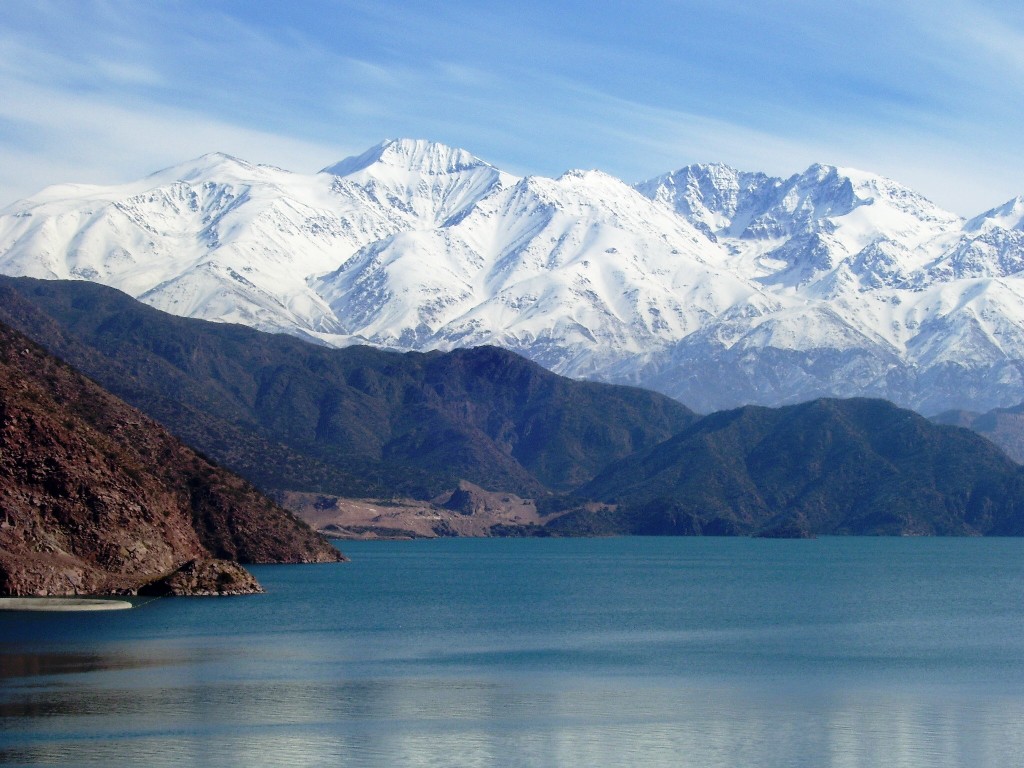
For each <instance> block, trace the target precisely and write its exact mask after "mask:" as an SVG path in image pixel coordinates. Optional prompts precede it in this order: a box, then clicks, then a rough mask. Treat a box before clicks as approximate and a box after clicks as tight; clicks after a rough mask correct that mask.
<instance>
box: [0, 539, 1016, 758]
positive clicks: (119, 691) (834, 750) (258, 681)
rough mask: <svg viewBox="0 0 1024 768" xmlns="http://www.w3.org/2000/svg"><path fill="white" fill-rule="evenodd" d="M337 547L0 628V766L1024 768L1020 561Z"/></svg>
mask: <svg viewBox="0 0 1024 768" xmlns="http://www.w3.org/2000/svg"><path fill="white" fill-rule="evenodd" d="M342 549H343V550H344V551H345V552H346V554H348V555H349V556H350V557H351V558H352V562H350V563H346V564H341V565H310V566H262V567H254V568H252V570H253V572H254V573H255V574H256V576H257V577H258V578H259V579H260V581H261V582H262V583H263V585H264V587H266V589H267V591H268V594H266V595H260V596H252V597H237V598H164V599H160V600H156V601H153V602H148V603H146V604H145V605H141V606H140V607H137V608H136V609H134V610H131V611H117V612H111V613H88V614H29V613H6V614H0V765H47V766H72V765H73V766H105V767H108V768H109V767H111V766H122V765H140V766H181V765H201V766H259V765H288V766H321V765H324V766H326V765H331V766H587V767H588V768H591V767H593V766H673V767H678V766H683V767H690V766H692V767H693V768H717V767H718V766H721V767H722V768H726V767H727V766H728V767H729V768H734V767H736V766H786V767H787V768H793V767H798V768H802V767H804V766H806V767H807V768H812V767H813V768H821V767H822V766H835V767H836V768H839V767H843V768H846V767H847V766H850V767H853V766H886V767H887V768H916V767H918V766H921V767H922V768H923V767H924V766H928V767H929V768H934V767H935V766H970V768H983V767H984V766H1000V767H1002V766H1010V765H1022V764H1024V540H1021V539H985V540H983V539H924V538H916V539H910V538H905V539H894V538H893V539H876V538H823V539H818V540H812V541H775V540H755V539H727V538H705V539H699V538H697V539H690V538H610V539H445V540H434V541H409V542H345V543H344V544H343V546H342ZM136 602H138V603H142V602H143V601H142V600H138V601H136Z"/></svg>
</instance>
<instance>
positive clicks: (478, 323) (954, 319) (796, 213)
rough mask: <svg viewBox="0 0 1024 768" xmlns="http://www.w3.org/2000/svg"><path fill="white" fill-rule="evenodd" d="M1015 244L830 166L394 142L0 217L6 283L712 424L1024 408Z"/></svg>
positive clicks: (993, 223) (202, 165)
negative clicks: (369, 348)
mask: <svg viewBox="0 0 1024 768" xmlns="http://www.w3.org/2000/svg"><path fill="white" fill-rule="evenodd" d="M1022 221H1024V209H1022V208H1021V206H1020V204H1019V198H1017V199H1015V200H1011V201H1009V202H1007V203H1005V204H1003V205H1001V206H996V207H994V208H992V209H990V210H989V211H986V212H984V213H982V214H980V215H978V216H976V217H974V218H972V219H969V220H965V219H963V218H962V217H960V216H957V215H955V214H953V213H950V212H948V211H943V210H942V209H941V208H939V207H938V206H935V205H934V204H932V203H931V202H929V201H928V200H926V199H925V198H924V197H922V196H921V195H919V194H918V193H916V192H914V191H913V190H911V189H909V188H907V187H905V186H903V185H901V184H899V183H897V182H894V181H892V180H889V179H886V178H884V177H881V176H877V175H873V174H870V173H866V172H863V171H857V170H854V169H847V168H840V167H836V166H828V165H821V164H817V165H812V166H810V167H809V168H807V169H806V170H804V171H802V172H799V173H795V174H793V175H791V176H790V177H787V178H782V177H772V176H769V175H767V174H764V173H760V172H744V171H738V170H735V169H732V168H729V167H728V166H725V165H722V164H703V165H691V166H687V167H685V168H682V169H679V170H677V171H673V172H669V173H666V174H662V175H661V176H658V177H655V178H653V179H651V180H649V181H646V182H641V183H639V184H636V185H632V186H631V185H629V184H626V183H625V182H622V181H620V180H618V179H615V178H614V177H612V176H609V175H607V174H603V173H601V172H596V171H567V172H566V173H564V174H562V175H561V176H559V177H558V178H555V179H545V178H543V177H539V176H528V177H523V178H519V177H516V176H512V175H510V174H507V173H504V172H503V171H501V170H500V169H498V168H495V167H494V166H492V165H490V164H488V163H486V162H485V161H483V160H481V159H479V158H476V157H475V156H473V155H472V154H470V153H468V152H466V151H465V150H461V149H457V148H453V147H446V146H445V145H441V144H437V143H433V142H429V141H425V140H411V139H392V140H387V141H385V142H382V143H381V144H379V145H377V146H375V147H372V148H370V149H369V150H367V151H366V152H364V153H362V154H361V155H357V156H354V157H352V158H347V159H345V160H342V161H340V162H338V163H334V164H332V165H328V166H327V167H325V169H324V170H323V171H321V172H320V173H316V174H311V175H303V174H296V173H291V172H289V171H284V170H282V169H278V168H273V167H271V166H254V165H251V164H248V163H245V161H242V160H239V159H237V158H232V157H230V156H227V155H219V154H215V155H208V156H204V158H199V159H198V160H197V161H193V162H191V163H184V164H181V165H179V166H174V167H172V168H170V169H165V171H162V172H157V173H156V174H154V175H152V176H151V177H148V179H144V180H141V181H139V182H135V183H133V184H129V185H121V186H119V187H109V188H101V187H90V188H87V189H86V188H80V187H54V188H50V189H49V190H48V191H47V192H46V193H45V194H40V195H37V196H35V197H34V198H29V199H28V200H25V201H20V202H18V203H15V204H13V205H11V206H8V207H7V208H5V209H4V210H3V211H2V212H0V272H3V273H5V274H11V275H24V276H32V277H40V278H46V279H54V278H60V279H84V280H91V281H96V282H101V283H104V284H108V285H111V286H112V287H116V288H119V289H121V290H124V291H126V292H127V293H129V294H130V295H132V296H135V297H137V298H141V299H142V300H144V301H145V302H146V303H149V304H151V305H152V306H155V307H157V308H160V309H163V310H166V311H169V312H172V313H175V314H179V315H182V316H190V317H200V318H203V319H212V320H219V321H223V322H240V323H243V324H246V325H250V326H252V327H255V328H257V329H261V330H270V331H275V332H286V333H290V334H293V335H298V336H300V337H303V338H307V339H313V340H318V341H320V342H321V343H326V344H330V345H335V346H346V345H350V344H354V343H366V344H373V345H376V346H380V347H386V348H394V349H399V350H403V351H411V350H420V351H425V350H430V349H440V350H449V349H454V348H457V347H461V346H474V345H481V344H494V345H497V346H501V347H504V348H506V349H510V350H512V351H514V352H517V353H518V354H522V355H524V356H526V357H528V358H530V359H533V360H535V361H537V362H539V363H541V364H542V365H544V366H545V367H547V368H549V369H550V370H553V371H555V372H557V373H561V374H565V375H569V376H573V377H577V378H590V379H596V380H602V381H609V382H613V383H624V384H633V385H642V386H645V387H648V388H653V389H657V390H658V391H661V392H663V393H665V394H669V395H670V396H672V397H675V398H677V399H679V400H681V401H683V402H686V403H687V404H688V405H690V406H691V407H694V408H696V409H698V410H701V411H710V410H717V409H720V408H723V407H732V406H736V405H742V404H746V403H758V404H764V405H780V404H785V403H788V402H797V401H801V400H807V399H811V398H813V397H820V396H855V395H867V396H878V397H884V398H886V399H890V400H892V401H894V402H897V403H899V404H901V405H904V406H907V407H913V408H916V409H918V410H920V411H921V412H925V413H934V412H938V411H942V410H948V409H950V408H966V409H970V410H979V411H983V410H988V409H990V408H992V407H998V406H1009V405H1012V404H1014V403H1017V402H1019V401H1020V400H1021V399H1022V396H1024V271H1022V270H1024V230H1022V229H1021V226H1022ZM709 371H710V372H714V379H712V378H711V377H709V376H706V375H705V374H706V372H709ZM723 382H725V384H726V385H725V386H722V383H723Z"/></svg>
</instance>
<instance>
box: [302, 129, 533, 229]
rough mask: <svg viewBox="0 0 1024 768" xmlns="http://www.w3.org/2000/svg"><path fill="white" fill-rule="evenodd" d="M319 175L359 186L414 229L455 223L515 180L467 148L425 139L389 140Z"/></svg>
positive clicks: (328, 168) (330, 167)
mask: <svg viewBox="0 0 1024 768" xmlns="http://www.w3.org/2000/svg"><path fill="white" fill-rule="evenodd" d="M321 173H323V174H328V175H333V176H337V177H339V178H341V179H342V180H343V181H346V182H350V183H352V184H356V185H358V186H360V187H361V188H363V189H364V190H366V191H367V192H368V193H369V194H370V195H371V196H373V197H374V198H375V199H376V200H377V201H378V202H379V203H380V204H381V205H384V206H389V207H392V208H395V209H397V210H398V211H399V212H400V213H402V214H404V215H405V216H407V217H408V226H409V227H410V228H414V229H418V228H423V227H427V228H429V227H435V226H440V225H442V224H444V223H445V222H446V221H449V220H451V219H457V218H458V217H460V216H463V215H465V213H466V211H467V210H469V209H470V208H472V207H473V206H474V205H475V204H476V203H477V202H478V201H479V200H481V199H483V198H484V197H486V196H487V195H488V194H490V193H491V192H493V191H495V190H496V189H501V188H503V187H505V186H508V185H509V184H511V183H515V181H516V179H515V177H513V176H510V175H508V174H506V173H503V172H501V171H499V170H498V169H497V168H495V167H494V166H492V165H490V164H488V163H485V162H484V161H483V160H481V159H480V158H478V157H476V156H474V155H471V154H470V153H469V152H467V151H465V150H463V149H456V148H453V147H449V146H447V145H445V144H438V143H436V142H430V141H424V140H422V139H389V140H388V141H384V142H382V143H380V144H378V145H377V146H375V147H372V148H371V149H369V150H367V151H366V152H364V153H363V154H361V155H358V156H355V157H350V158H347V159H345V160H342V161H341V162H339V163H335V164H334V165H331V166H328V167H327V168H324V169H323V171H321Z"/></svg>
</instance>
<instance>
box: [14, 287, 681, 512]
mask: <svg viewBox="0 0 1024 768" xmlns="http://www.w3.org/2000/svg"><path fill="white" fill-rule="evenodd" d="M0 317H6V318H8V319H9V321H10V322H11V323H12V324H14V325H15V326H16V327H18V328H20V329H22V330H23V331H24V332H26V333H28V334H29V335H31V336H32V337H34V338H36V339H38V340H39V342H40V343H42V344H44V345H46V346H47V347H49V348H50V349H51V350H53V351H54V353H55V354H58V355H60V356H61V357H63V358H65V359H67V360H69V361H70V362H72V363H73V364H74V365H76V366H78V367H80V368H81V370H83V371H85V372H87V373H88V374H89V375H90V376H93V377H94V378H96V379H97V381H99V382H101V383H102V384H103V385H104V386H106V387H108V388H110V389H111V391H113V392H115V393H117V394H118V395H120V396H121V397H124V398H125V399H126V400H128V401H129V402H131V403H132V404H134V405H136V406H137V407H139V408H140V409H142V410H144V411H146V412H147V413H149V414H150V415H152V416H153V417H154V418H158V419H160V420H161V421H162V422H163V423H165V424H167V425H168V427H169V428H170V429H172V430H173V431H174V432H175V433H176V434H178V435H179V436H180V437H182V439H184V440H186V441H188V442H189V443H190V444H192V445H195V446H197V447H199V448H200V449H201V450H203V451H204V452H206V453H208V454H209V455H211V456H212V457H214V458H216V459H217V460H218V461H221V462H223V463H224V464H225V465H226V466H229V467H231V468H232V469H234V470H235V471H237V472H239V473H240V474H242V475H243V476H245V477H247V478H249V479H250V480H252V481H253V482H255V483H256V484H257V485H259V486H260V487H262V488H264V489H280V490H306V491H319V492H325V493H335V494H338V495H351V496H357V495H380V494H390V493H392V492H401V493H406V494H412V495H416V496H419V497H421V498H423V497H430V496H433V495H435V494H437V493H440V492H441V491H444V490H451V489H452V488H454V487H455V485H456V484H457V483H458V481H459V480H461V479H465V480H469V481H471V482H473V483H476V484H478V485H481V486H483V487H485V488H490V489H495V490H505V491H512V492H518V493H521V494H523V495H528V496H534V495H538V494H544V493H545V492H547V490H548V489H555V490H568V489H571V488H573V487H575V486H577V485H579V484H580V483H582V482H585V481H586V480H588V479H590V478H591V477H593V476H594V474H596V473H597V472H598V471H599V470H600V469H601V468H603V467H604V466H605V465H606V464H608V463H609V462H611V461H613V460H617V459H620V458H622V457H624V456H627V455H629V454H631V453H633V452H634V451H636V450H640V449H643V448H647V447H649V446H651V445H654V444H656V443H658V442H660V441H662V440H664V439H666V438H667V437H669V436H670V435H671V434H673V433H675V432H677V431H678V430H680V429H681V428H683V427H684V426H686V425H687V424H689V423H690V422H691V421H692V420H693V419H694V418H695V417H694V416H693V414H692V413H691V412H690V411H689V410H688V409H687V408H685V407H684V406H682V405H680V404H679V403H677V402H675V401H673V400H670V399H669V398H667V397H664V396H662V395H658V394H655V393H652V392H647V391H643V390H637V389H633V388H628V387H616V386H611V385H606V384H597V383H590V382H575V381H572V380H569V379H565V378H563V377H560V376H557V375H555V374H552V373H550V372H548V371H546V370H544V369H543V368H541V367H540V366H538V365H536V364H534V363H530V362H528V361H526V360H524V359H522V358H520V357H518V356H516V355H514V354H512V353H509V352H506V351H503V350H499V349H496V348H478V349H470V350H457V351H455V352H451V353H447V354H441V353H431V354H415V353H411V354H397V353H393V352H384V351H380V350H376V349H372V348H368V347H351V348H346V349H332V348H329V347H324V346H318V345H314V344H310V343H307V342H303V341H300V340H298V339H295V338H293V337H290V336H285V335H270V334H264V333H259V332H256V331H253V330H251V329H248V328H244V327H240V326H233V325H226V324H214V323H207V322H203V321H198V320H192V319H185V318H179V317H174V316H171V315H167V314H165V313H162V312H159V311H157V310H154V309H152V308H151V307H147V306H145V305H143V304H140V303H138V302H137V301H134V300H133V299H131V298H130V297H128V296H126V295H124V294H122V293H119V292H117V291H114V290H112V289H109V288H105V287H103V286H98V285H95V284H91V283H86V282H55V281H36V280H29V279H11V278H3V279H2V280H0Z"/></svg>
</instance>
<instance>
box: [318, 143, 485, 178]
mask: <svg viewBox="0 0 1024 768" xmlns="http://www.w3.org/2000/svg"><path fill="white" fill-rule="evenodd" d="M374 166H377V167H384V168H392V169H396V170H400V171H408V172H415V173H420V174H423V175H425V176H437V175H440V174H451V173H460V172H462V171H468V170H471V169H473V168H480V167H487V168H491V167H492V166H490V165H488V164H487V163H485V162H484V161H483V160H481V159H480V158H478V157H476V156H474V155H471V154H470V153H469V152H467V151H466V150H464V149H456V148H455V147H449V146H447V145H446V144H439V143H437V142H433V141H427V140H425V139H388V140H386V141H382V142H381V143H380V144H378V145H376V146H374V147H370V149H368V150H366V151H365V152H363V153H362V154H361V155H355V156H353V157H347V158H345V159H344V160H341V161H340V162H338V163H335V164H334V165H330V166H328V167H326V168H324V169H323V170H322V171H321V173H330V174H333V175H334V176H353V175H356V174H359V173H361V172H363V171H370V170H371V169H372V168H373V167H374Z"/></svg>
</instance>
